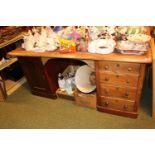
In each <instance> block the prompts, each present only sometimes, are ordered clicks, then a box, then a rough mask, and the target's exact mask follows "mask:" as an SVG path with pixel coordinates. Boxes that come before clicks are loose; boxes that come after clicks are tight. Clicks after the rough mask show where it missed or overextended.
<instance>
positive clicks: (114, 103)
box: [95, 60, 145, 118]
mask: <svg viewBox="0 0 155 155" xmlns="http://www.w3.org/2000/svg"><path fill="white" fill-rule="evenodd" d="M95 67H96V78H97V80H96V81H97V109H98V110H99V111H101V112H107V113H111V114H116V115H122V116H128V117H132V118H136V117H137V116H138V107H139V102H140V96H141V91H142V86H143V80H144V75H145V74H144V73H145V64H140V63H131V62H130V63H128V62H119V61H104V60H102V61H96V62H95Z"/></svg>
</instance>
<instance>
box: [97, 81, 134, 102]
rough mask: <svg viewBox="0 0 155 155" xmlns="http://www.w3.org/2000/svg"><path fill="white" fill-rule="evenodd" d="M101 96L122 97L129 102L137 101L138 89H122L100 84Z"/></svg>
mask: <svg viewBox="0 0 155 155" xmlns="http://www.w3.org/2000/svg"><path fill="white" fill-rule="evenodd" d="M100 95H101V96H109V97H120V98H124V99H128V100H135V98H136V88H133V87H120V86H115V85H107V84H103V83H101V84H100Z"/></svg>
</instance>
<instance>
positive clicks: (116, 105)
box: [98, 97, 137, 112]
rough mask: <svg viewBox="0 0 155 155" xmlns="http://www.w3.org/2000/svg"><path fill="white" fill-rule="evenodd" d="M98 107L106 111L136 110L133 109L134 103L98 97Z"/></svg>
mask: <svg viewBox="0 0 155 155" xmlns="http://www.w3.org/2000/svg"><path fill="white" fill-rule="evenodd" d="M98 105H99V106H101V107H104V108H106V109H115V110H120V111H128V112H135V111H136V109H137V108H136V107H135V102H134V101H128V100H123V99H115V98H110V97H100V103H98Z"/></svg>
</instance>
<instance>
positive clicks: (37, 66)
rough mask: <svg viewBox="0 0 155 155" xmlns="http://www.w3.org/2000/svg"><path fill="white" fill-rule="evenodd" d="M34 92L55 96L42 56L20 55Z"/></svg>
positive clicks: (45, 95) (20, 60)
mask: <svg viewBox="0 0 155 155" xmlns="http://www.w3.org/2000/svg"><path fill="white" fill-rule="evenodd" d="M18 59H19V62H20V64H21V67H22V69H23V72H24V74H25V77H26V78H27V81H28V83H29V85H30V87H31V90H32V93H33V94H35V95H39V96H44V97H50V98H55V97H56V95H55V92H52V91H51V88H50V86H49V84H48V80H47V78H46V75H45V73H44V68H43V65H42V62H41V59H40V58H32V57H31V58H30V57H18Z"/></svg>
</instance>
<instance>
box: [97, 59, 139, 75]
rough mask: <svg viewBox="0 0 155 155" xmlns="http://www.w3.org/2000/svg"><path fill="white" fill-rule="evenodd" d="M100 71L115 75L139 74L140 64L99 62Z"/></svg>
mask: <svg viewBox="0 0 155 155" xmlns="http://www.w3.org/2000/svg"><path fill="white" fill-rule="evenodd" d="M98 63H99V64H98V65H99V70H101V71H112V72H115V73H131V74H139V71H140V64H137V63H127V62H112V61H99V62H98Z"/></svg>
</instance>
